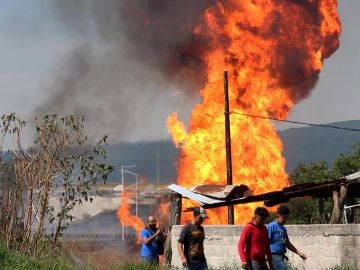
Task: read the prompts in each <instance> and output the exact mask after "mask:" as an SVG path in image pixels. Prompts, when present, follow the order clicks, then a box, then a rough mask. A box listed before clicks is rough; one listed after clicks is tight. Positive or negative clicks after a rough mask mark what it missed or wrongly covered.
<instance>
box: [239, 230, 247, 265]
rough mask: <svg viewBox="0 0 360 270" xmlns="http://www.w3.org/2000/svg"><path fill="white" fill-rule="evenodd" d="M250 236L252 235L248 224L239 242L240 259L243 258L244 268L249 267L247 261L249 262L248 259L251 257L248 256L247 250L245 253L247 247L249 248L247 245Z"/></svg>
mask: <svg viewBox="0 0 360 270" xmlns="http://www.w3.org/2000/svg"><path fill="white" fill-rule="evenodd" d="M249 237H250V230H249V228H248V227H247V226H245V228H244V229H243V230H242V232H241V235H240V239H239V243H238V252H239V256H240V260H241V264H242V268H243V269H247V268H248V265H247V262H248V260H250V258H247V255H246V253H247V252H246V253H245V249H247V248H249V247H248V246H247V243H248V239H249Z"/></svg>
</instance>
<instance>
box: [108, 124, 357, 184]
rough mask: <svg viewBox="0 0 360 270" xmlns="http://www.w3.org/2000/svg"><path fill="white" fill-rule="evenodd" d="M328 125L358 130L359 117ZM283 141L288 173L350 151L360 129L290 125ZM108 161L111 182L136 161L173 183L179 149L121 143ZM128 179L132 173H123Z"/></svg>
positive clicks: (147, 173) (150, 177) (154, 177)
mask: <svg viewBox="0 0 360 270" xmlns="http://www.w3.org/2000/svg"><path fill="white" fill-rule="evenodd" d="M328 125H332V126H339V127H345V128H355V129H360V120H354V121H344V122H334V123H329V124H328ZM278 134H279V136H280V138H281V140H282V141H283V145H284V150H283V155H284V157H285V158H286V171H287V172H288V173H289V172H291V171H292V170H293V169H294V168H295V167H296V166H297V165H298V164H299V163H305V164H308V163H310V162H313V161H318V160H325V161H327V162H329V163H332V162H333V161H334V160H335V159H336V158H337V157H338V156H339V155H340V153H345V152H347V151H350V149H351V145H352V144H354V143H355V142H356V141H360V132H354V131H346V130H341V129H332V128H322V127H314V126H309V127H300V128H290V129H287V130H283V131H279V132H278ZM107 149H108V161H109V162H111V163H112V164H113V165H114V166H115V168H116V171H115V172H114V173H113V174H112V175H111V177H110V179H111V180H112V181H116V182H120V179H121V178H120V172H119V170H120V168H121V165H132V164H136V168H132V169H130V170H131V171H132V172H135V173H138V174H139V179H141V176H144V177H145V178H146V179H147V181H151V182H156V181H159V182H174V181H175V179H176V160H177V156H178V154H179V151H178V150H177V149H176V148H175V147H174V145H173V143H172V142H171V141H156V142H141V143H136V144H133V143H121V144H116V145H109V146H108V148H107ZM126 179H129V180H127V181H133V180H132V179H134V177H133V176H131V175H126Z"/></svg>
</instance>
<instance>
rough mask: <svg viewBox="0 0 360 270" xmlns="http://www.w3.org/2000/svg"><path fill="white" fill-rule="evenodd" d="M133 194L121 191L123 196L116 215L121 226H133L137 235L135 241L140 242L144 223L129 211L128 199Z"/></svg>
mask: <svg viewBox="0 0 360 270" xmlns="http://www.w3.org/2000/svg"><path fill="white" fill-rule="evenodd" d="M132 197H133V196H131V194H129V193H128V192H126V191H123V196H122V197H121V206H120V207H119V208H118V210H117V216H118V219H119V221H120V223H121V226H124V227H133V228H134V230H135V232H136V235H137V243H138V244H139V243H141V237H140V231H141V230H142V229H144V227H145V225H144V223H143V222H142V221H141V219H140V218H138V217H136V216H134V215H133V214H131V212H130V205H129V203H128V200H129V199H131V198H132Z"/></svg>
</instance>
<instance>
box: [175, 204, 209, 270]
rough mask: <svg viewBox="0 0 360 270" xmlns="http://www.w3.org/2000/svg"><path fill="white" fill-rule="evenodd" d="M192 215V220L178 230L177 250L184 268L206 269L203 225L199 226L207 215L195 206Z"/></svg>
mask: <svg viewBox="0 0 360 270" xmlns="http://www.w3.org/2000/svg"><path fill="white" fill-rule="evenodd" d="M193 215H194V218H193V220H192V221H191V222H190V223H188V224H186V225H185V226H184V227H183V228H182V230H181V232H180V236H179V240H178V244H177V247H178V251H179V254H180V257H181V262H182V264H183V267H184V269H189V270H208V266H207V263H206V258H205V254H204V239H205V232H204V227H203V226H201V224H202V223H203V221H204V219H205V218H207V215H206V212H205V209H204V208H202V207H195V208H194V210H193Z"/></svg>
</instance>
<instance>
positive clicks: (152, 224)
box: [147, 216, 156, 231]
mask: <svg viewBox="0 0 360 270" xmlns="http://www.w3.org/2000/svg"><path fill="white" fill-rule="evenodd" d="M147 223H148V226H149V228H150V229H151V230H153V231H155V230H156V218H155V217H154V216H148V218H147Z"/></svg>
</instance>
